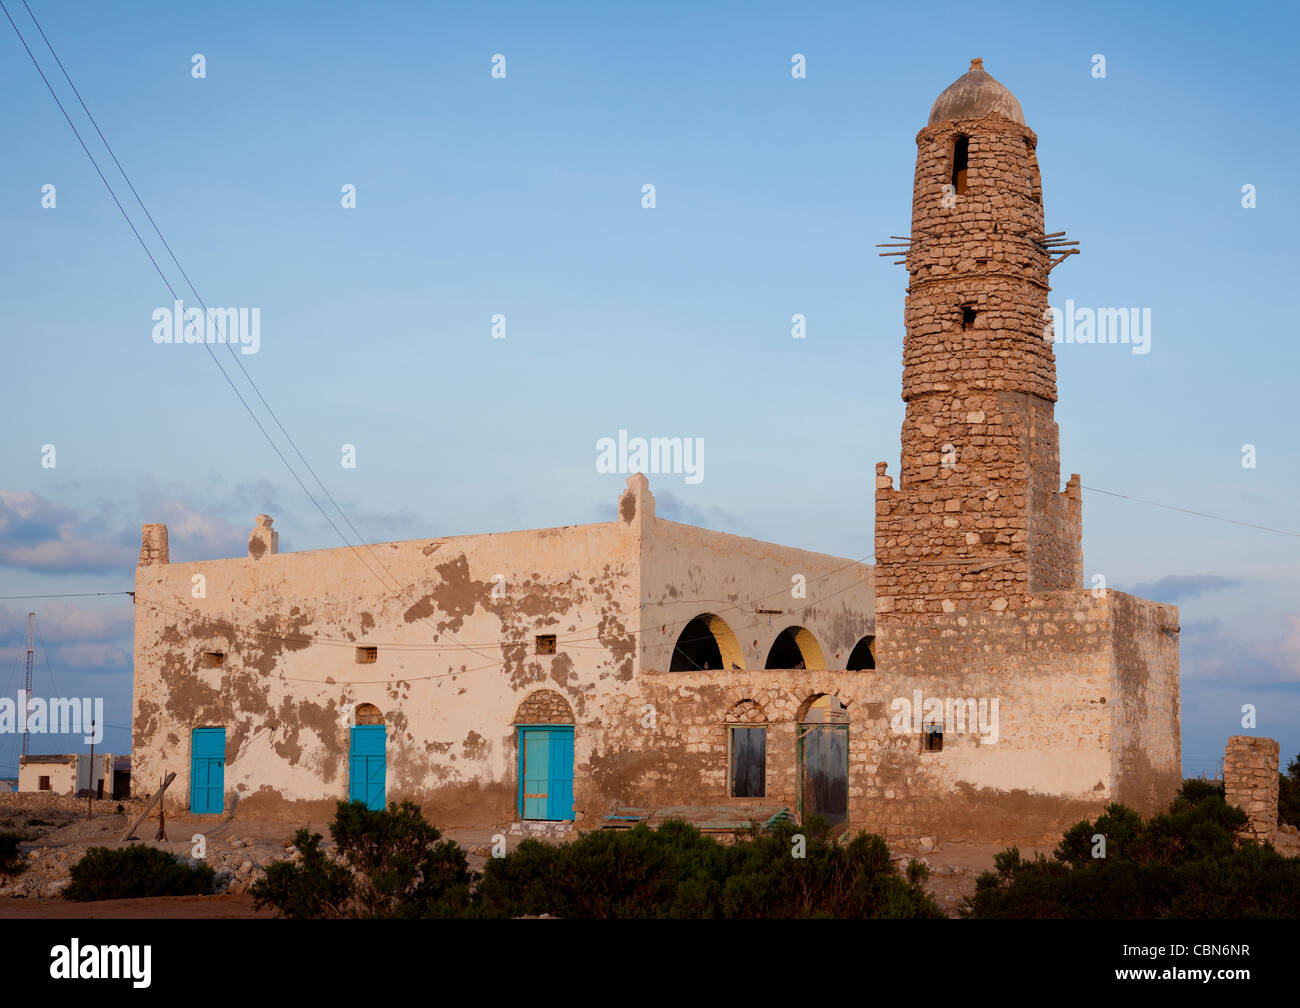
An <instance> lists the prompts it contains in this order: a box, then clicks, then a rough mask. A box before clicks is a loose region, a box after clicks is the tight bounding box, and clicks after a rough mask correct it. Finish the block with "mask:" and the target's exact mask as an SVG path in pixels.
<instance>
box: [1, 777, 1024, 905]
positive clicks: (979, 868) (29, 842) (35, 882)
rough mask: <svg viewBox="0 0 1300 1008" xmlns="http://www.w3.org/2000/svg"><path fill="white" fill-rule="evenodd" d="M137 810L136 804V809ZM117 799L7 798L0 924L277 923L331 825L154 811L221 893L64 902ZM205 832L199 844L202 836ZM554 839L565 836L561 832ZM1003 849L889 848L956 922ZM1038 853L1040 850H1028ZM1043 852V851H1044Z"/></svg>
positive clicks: (112, 835)
mask: <svg viewBox="0 0 1300 1008" xmlns="http://www.w3.org/2000/svg"><path fill="white" fill-rule="evenodd" d="M132 806H134V808H133V807H132ZM118 807H119V806H118V803H117V802H112V801H100V802H95V809H94V814H93V816H88V815H87V802H86V800H85V799H75V800H74V799H71V798H61V797H58V796H52V795H30V794H0V830H11V831H15V832H19V833H21V834H22V835H24V837H25V838H26V839H25V841H24V842H23V843H22V844H21V849H22V850H23V851H24V852H25V854H26V856H27V858H28V865H29V867H28V871H26V872H23V873H22V874H21V875H18V876H16V877H15V878H14V879H10V880H5V879H3V878H0V919H21V918H31V919H37V918H68V919H94V918H168V919H184V918H200V917H210V918H250V917H271V916H274V912H273V911H270V910H263V911H261V912H258V911H255V910H254V909H253V899H252V897H251V896H249V895H247V889H248V886H249V885H250V884H251V883H252V882H253V881H255V879H256V878H257V877H258V876H259V875H260V874H261V873H262V869H263V868H264V867H265V866H266V865H267V864H269V863H270V862H271V861H274V860H278V859H282V858H285V857H288V856H289V855H290V854H291V848H290V844H291V843H292V839H293V834H294V832H295V831H296V830H297V829H298V828H299V827H300V826H303V825H310V827H311V829H312V830H313V832H319V833H322V834H324V835H325V837H326V839H325V842H324V843H323V845H322V846H324V847H325V848H326V849H327V850H328V849H329V848H330V847H331V846H332V844H331V843H330V841H329V831H328V829H327V824H326V823H324V822H320V823H310V824H306V823H300V822H285V821H273V820H254V819H244V818H242V817H241V816H239V815H238V814H237V813H231V814H229V815H227V816H225V817H220V818H218V817H214V816H191V815H181V816H168V818H167V823H166V829H167V839H166V840H156V839H154V837H155V835H156V833H157V831H158V820H157V815H156V813H155V814H154V815H152V816H151V817H150V818H149V819H146V820H145V821H144V822H143V823H142V824H141V825H140V826H139V827H138V828H137V829H136V831H135V838H136V840H135V842H142V843H147V844H149V845H150V846H154V847H159V848H162V849H164V850H167V851H170V852H171V853H173V854H176V855H177V856H178V857H182V858H188V859H191V860H197V859H196V853H197V852H198V851H199V850H200V849H202V853H203V857H202V860H203V861H204V862H205V863H207V864H210V865H212V866H213V867H214V868H215V869H216V870H217V872H218V876H217V878H218V888H219V890H220V891H219V894H218V895H214V896H176V897H166V898H160V899H143V900H108V901H101V902H95V903H74V902H71V901H68V900H63V899H60V898H58V897H59V896H60V895H61V892H62V889H63V887H65V886H66V885H67V883H68V871H69V869H70V867H71V865H72V864H73V863H75V862H76V861H77V860H79V859H80V857H81V856H82V855H83V854H84V853H85V851H86V849H87V848H89V847H94V846H104V847H119V846H123V845H124V844H125V843H126V841H123V840H122V839H121V837H122V833H123V832H124V830H125V829H126V826H127V825H128V824H129V822H130V821H131V820H133V819H134V818H135V815H136V814H137V813H138V809H139V808H140V805H139V803H135V802H132V803H127V804H125V805H124V806H123V811H122V812H120V813H119V812H118V811H117V809H118ZM497 835H504V837H505V840H506V849H507V850H513V849H514V848H515V847H517V846H518V845H519V843H520V842H521V840H523V839H524V837H523V835H521V834H520V833H518V832H515V831H512V830H511V829H510V828H509V827H508V826H504V825H503V826H501V827H498V828H495V829H473V830H469V829H448V830H446V831H445V836H446V837H447V838H448V839H450V840H455V841H456V842H457V843H459V844H460V845H461V846H462V847H463V848H465V850H466V851H467V852H468V860H469V865H470V868H471V869H473V870H475V871H481V870H482V869H483V866H484V865H485V864H486V862H487V860H488V857H489V856H490V852H491V847H492V844H493V842H494V838H495V837H496V836H497ZM199 836H201V837H202V838H203V839H202V846H201V848H200V847H199V846H197V844H198V841H197V840H196V837H199ZM555 839H565V837H560V836H557V837H556V838H555ZM1001 849H1002V846H1001V845H998V846H993V845H983V844H969V843H944V842H940V843H939V844H938V845H937V846H934V847H933V848H930V847H929V845H928V844H927V847H926V848H922V847H920V846H918V845H915V844H910V845H909V844H894V845H891V850H892V853H893V855H894V857H895V860H896V861H897V862H899V863H900V865H905V864H906V862H907V859H908V858H910V857H916V858H918V859H919V860H923V861H925V862H926V864H928V865H929V866H930V879H929V882H928V883H927V887H928V888H929V889H930V891H931V892H932V893H934V896H935V898H936V900H938V902H939V905H940V906H941V907H942V908H943V910H944V912H945V913H947V914H948V915H949V916H956V915H957V910H958V907H959V906H960V904H961V900H962V897H964V896H969V895H971V894H973V893H974V891H975V880H976V878H977V877H978V876H979V874H980V873H981V872H983V871H989V870H992V868H993V855H994V854H996V853H997V852H998V851H1000V850H1001ZM1021 853H1022V854H1024V855H1025V856H1033V855H1034V854H1035V853H1037V851H1036V850H1035V849H1033V848H1021ZM1045 853H1046V852H1045Z"/></svg>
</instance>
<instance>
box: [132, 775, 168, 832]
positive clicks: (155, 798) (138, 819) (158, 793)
mask: <svg viewBox="0 0 1300 1008" xmlns="http://www.w3.org/2000/svg"><path fill="white" fill-rule="evenodd" d="M175 779H176V775H175V774H174V773H169V774H168V775H167V776H166V777H165V778H163V782H162V787H160V788H159V789H158V790H157V791H155V792H154V793H153V797H152V798H150V799H149V804H148V805H146V806H145V807H144V811H143V812H141V813H140V814H139V815H138V816H136V819H135V822H133V823H132V824H131V825H130V826H128V827H127V828H126V832H125V833H123V834H122V839H123V840H130V839H131V834H132V833H134V832H135V830H136V827H137V826H139V825H140V824H141V823H142V822H144V817H145V816H147V815H148V814H149V813H150V812H152V811H153V807H154V806H155V805H157V804H158V800H159V799H160V798H161V797H162V793H163V792H164V791H166V790H167V785H168V784H170V783H171V782H172V781H174V780H175Z"/></svg>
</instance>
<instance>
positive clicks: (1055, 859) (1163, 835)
mask: <svg viewBox="0 0 1300 1008" xmlns="http://www.w3.org/2000/svg"><path fill="white" fill-rule="evenodd" d="M1204 783H1205V782H1203V781H1202V782H1195V781H1189V782H1188V785H1193V786H1188V785H1185V786H1184V788H1183V792H1182V793H1181V794H1180V795H1179V797H1178V798H1177V799H1176V800H1175V801H1174V803H1173V805H1171V806H1170V808H1169V811H1168V812H1166V813H1163V814H1161V815H1157V816H1154V817H1153V818H1151V819H1149V820H1146V821H1143V820H1142V817H1141V816H1139V815H1138V814H1137V813H1136V812H1134V811H1133V810H1132V809H1129V808H1126V807H1125V806H1123V805H1117V804H1112V805H1108V806H1107V807H1106V809H1105V811H1104V812H1103V814H1102V815H1101V816H1099V817H1098V818H1097V819H1096V821H1095V822H1088V821H1086V820H1085V821H1084V822H1081V823H1078V824H1076V825H1075V826H1073V827H1072V828H1071V829H1069V830H1068V831H1066V833H1065V835H1064V836H1063V837H1062V839H1061V843H1060V844H1059V845H1058V846H1057V848H1056V850H1055V852H1054V853H1053V856H1052V859H1050V860H1049V859H1048V858H1046V857H1044V856H1043V855H1041V854H1040V855H1038V857H1036V858H1034V859H1033V860H1025V859H1024V858H1022V857H1021V855H1020V851H1019V849H1018V848H1015V847H1012V848H1010V849H1008V850H1005V851H1003V852H1002V853H1000V854H998V855H996V856H995V858H994V869H995V870H994V871H992V872H985V873H984V874H982V875H981V876H980V877H979V879H978V880H977V881H976V884H975V895H974V896H973V897H967V899H966V900H965V901H964V905H963V908H962V915H963V916H967V917H1016V918H1037V917H1058V918H1061V917H1074V918H1089V919H1137V918H1175V917H1177V918H1186V917H1219V918H1240V917H1270V918H1294V917H1298V916H1300V858H1285V857H1282V855H1280V854H1278V853H1277V852H1276V851H1275V850H1274V849H1273V848H1272V847H1271V846H1262V845H1260V844H1257V843H1255V842H1254V841H1251V840H1241V839H1239V838H1238V836H1237V831H1238V830H1239V829H1240V828H1241V827H1242V826H1244V825H1245V823H1246V814H1245V813H1244V812H1242V811H1241V810H1240V809H1238V808H1236V807H1234V806H1231V805H1228V804H1227V803H1226V802H1225V801H1224V799H1223V795H1222V792H1221V790H1219V789H1216V788H1214V787H1212V786H1211V787H1208V788H1205V787H1201V786H1199V785H1201V784H1204ZM1098 834H1100V835H1101V836H1103V837H1105V856H1104V857H1094V856H1093V850H1094V846H1095V845H1094V840H1093V838H1094V837H1095V836H1097V835H1098Z"/></svg>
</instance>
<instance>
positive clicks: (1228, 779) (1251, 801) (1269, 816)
mask: <svg viewBox="0 0 1300 1008" xmlns="http://www.w3.org/2000/svg"><path fill="white" fill-rule="evenodd" d="M1278 752H1279V746H1278V743H1277V740H1276V739H1271V738H1256V737H1255V736H1251V735H1233V736H1232V737H1231V738H1230V739H1228V747H1227V749H1226V750H1225V751H1224V753H1223V790H1224V796H1225V797H1226V798H1227V801H1228V804H1229V805H1236V806H1237V807H1238V808H1240V809H1241V810H1242V811H1243V812H1245V813H1246V815H1247V816H1249V817H1250V819H1249V821H1248V822H1247V823H1246V826H1245V829H1244V830H1243V831H1242V832H1243V833H1245V834H1246V835H1248V836H1252V837H1254V838H1255V839H1256V840H1265V839H1268V838H1269V837H1270V836H1271V835H1272V834H1273V832H1274V831H1275V830H1276V829H1277V790H1278V788H1277V786H1278V780H1277V767H1278Z"/></svg>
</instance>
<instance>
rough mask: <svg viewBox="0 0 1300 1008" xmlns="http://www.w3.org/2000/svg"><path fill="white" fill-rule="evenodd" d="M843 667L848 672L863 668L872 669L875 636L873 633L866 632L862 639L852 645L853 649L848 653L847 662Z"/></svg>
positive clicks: (874, 662)
mask: <svg viewBox="0 0 1300 1008" xmlns="http://www.w3.org/2000/svg"><path fill="white" fill-rule="evenodd" d="M844 667H845V668H847V669H848V670H849V671H850V672H862V671H863V670H865V669H874V668H875V667H876V638H875V635H874V634H867V636H865V637H863V638H862V640H860V641H858V642H857V643H856V644H855V645H853V651H852V653H851V654H850V655H849V663H848V664H847V665H846V666H844Z"/></svg>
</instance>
